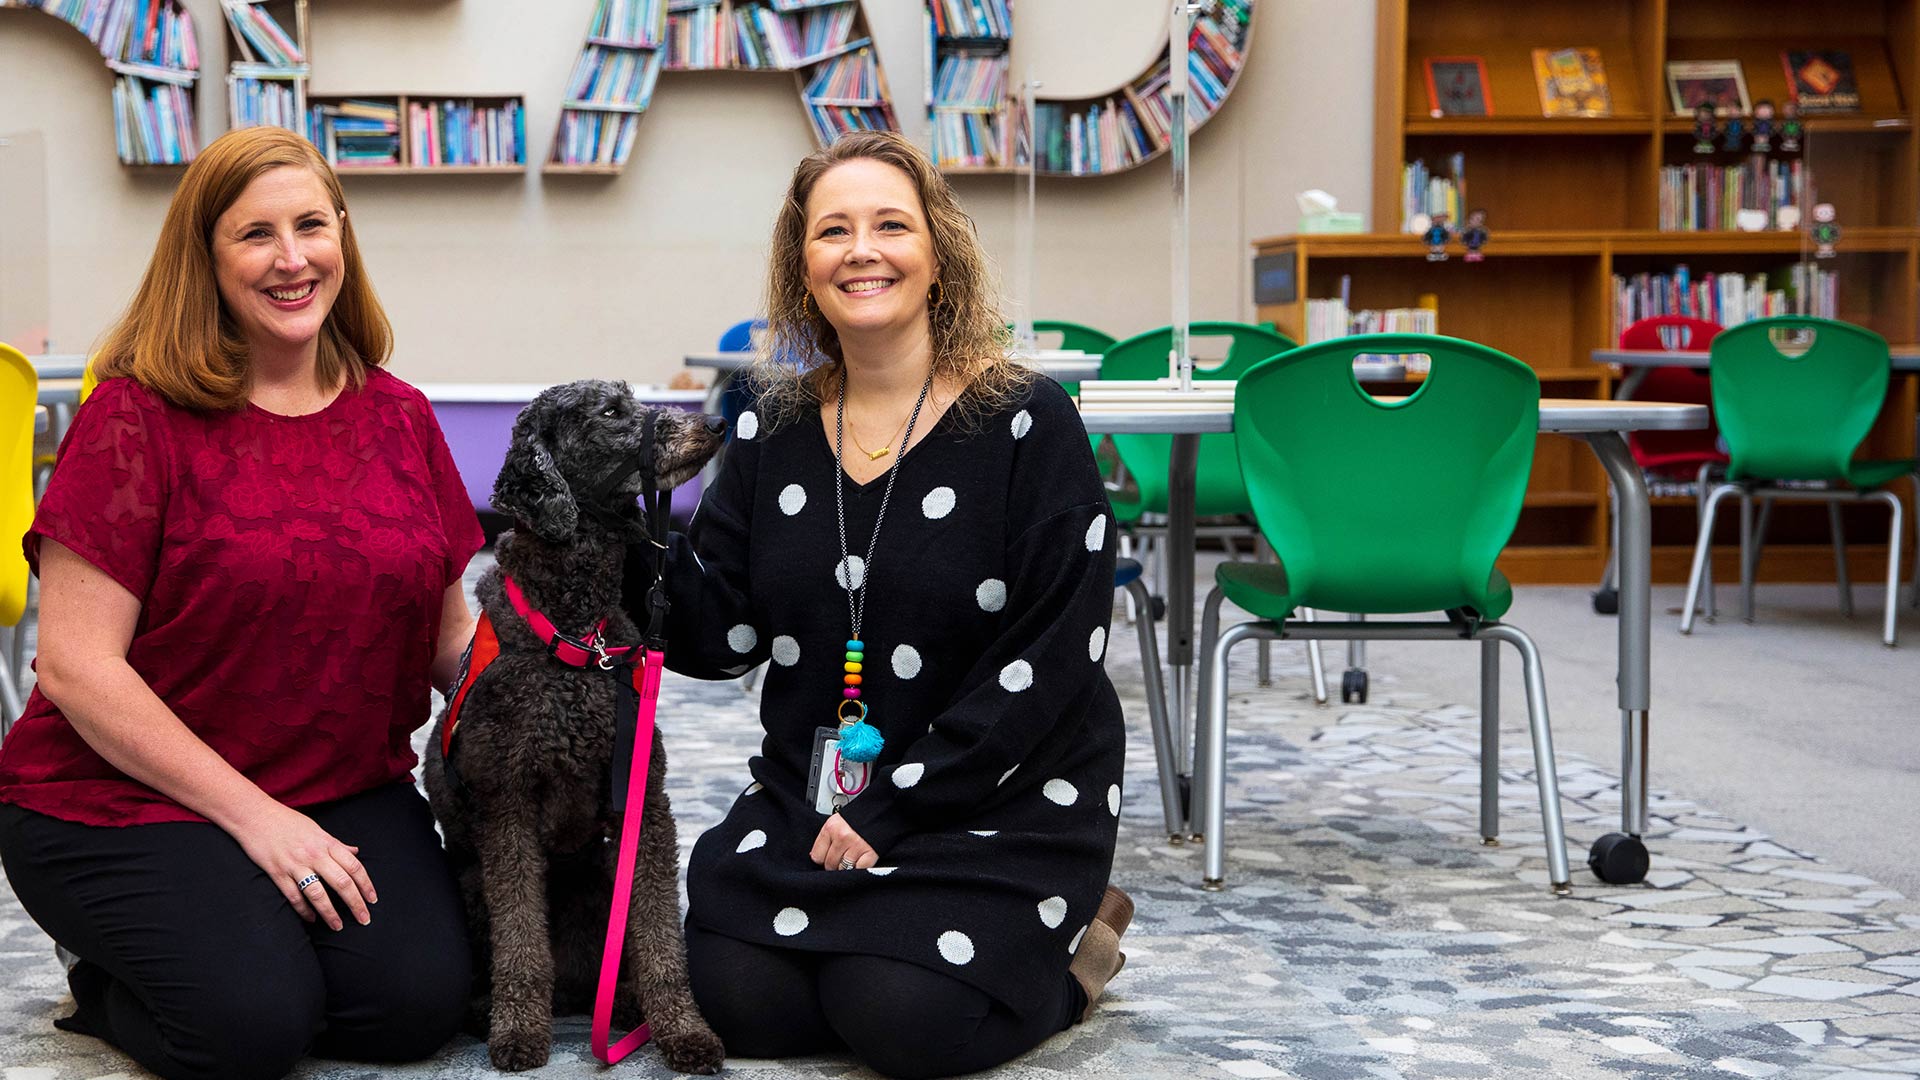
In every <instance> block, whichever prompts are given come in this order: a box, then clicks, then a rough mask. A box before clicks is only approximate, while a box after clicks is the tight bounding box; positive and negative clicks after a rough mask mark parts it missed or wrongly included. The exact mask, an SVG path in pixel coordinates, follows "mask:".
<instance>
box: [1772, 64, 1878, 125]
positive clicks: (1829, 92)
mask: <svg viewBox="0 0 1920 1080" xmlns="http://www.w3.org/2000/svg"><path fill="white" fill-rule="evenodd" d="M1780 64H1781V66H1782V67H1784V68H1785V69H1786V72H1787V90H1788V92H1789V93H1791V94H1792V95H1793V100H1794V103H1795V104H1797V105H1798V106H1800V111H1801V112H1803V113H1816V112H1828V113H1833V112H1857V111H1859V108H1860V87H1859V84H1858V83H1856V82H1854V79H1853V57H1852V56H1849V55H1848V54H1847V52H1846V50H1844V49H1807V50H1801V49H1789V50H1787V51H1785V52H1782V53H1781V54H1780Z"/></svg>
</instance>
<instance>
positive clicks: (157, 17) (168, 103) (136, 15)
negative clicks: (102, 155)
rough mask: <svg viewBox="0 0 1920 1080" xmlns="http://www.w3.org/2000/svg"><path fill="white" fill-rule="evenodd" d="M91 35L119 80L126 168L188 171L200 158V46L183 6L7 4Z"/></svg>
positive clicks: (147, 0) (174, 0)
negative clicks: (197, 102) (197, 90)
mask: <svg viewBox="0 0 1920 1080" xmlns="http://www.w3.org/2000/svg"><path fill="white" fill-rule="evenodd" d="M7 8H20V9H24V10H27V11H38V12H40V13H41V14H43V15H51V16H52V17H54V18H56V19H59V20H60V21H61V22H63V23H65V24H67V25H68V26H70V27H72V28H73V29H75V30H77V31H79V32H80V33H81V34H83V35H85V37H86V39H87V40H88V41H91V42H92V43H93V44H94V47H95V48H97V49H99V50H100V56H101V57H102V58H103V59H104V60H105V61H106V66H107V68H108V70H110V71H112V72H114V74H115V76H116V77H115V79H114V82H113V138H114V144H115V148H116V149H117V150H118V151H119V154H120V163H121V164H123V165H184V164H186V163H187V162H190V161H192V160H193V159H194V155H196V154H198V153H199V152H200V146H199V136H198V134H197V130H198V129H197V127H196V126H195V122H194V109H193V88H194V83H195V82H196V81H197V80H198V79H199V78H200V45H199V39H198V37H197V36H196V35H195V33H194V28H193V15H192V14H191V13H190V12H188V11H187V10H186V9H185V8H184V7H182V6H181V5H180V2H179V0H0V10H4V9H7Z"/></svg>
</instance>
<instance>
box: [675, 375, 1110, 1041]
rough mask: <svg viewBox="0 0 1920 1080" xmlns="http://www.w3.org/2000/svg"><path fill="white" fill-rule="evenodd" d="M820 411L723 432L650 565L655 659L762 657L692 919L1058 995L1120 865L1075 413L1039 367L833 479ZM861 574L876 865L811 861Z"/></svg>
mask: <svg viewBox="0 0 1920 1080" xmlns="http://www.w3.org/2000/svg"><path fill="white" fill-rule="evenodd" d="M836 471H837V466H836V464H835V461H834V455H833V444H832V442H831V441H830V440H829V438H828V436H827V434H826V433H825V431H823V429H822V426H821V424H820V422H819V418H818V416H817V414H809V415H806V416H805V417H803V418H800V419H797V420H794V421H791V422H789V423H786V424H783V425H782V426H780V427H779V429H778V430H770V429H769V426H768V425H766V424H764V423H763V422H761V420H760V419H759V417H758V416H757V415H756V413H754V412H747V413H744V414H743V415H742V416H741V417H740V419H739V422H738V424H737V425H736V427H735V429H734V438H733V443H732V445H731V446H730V447H729V449H728V451H727V454H726V458H725V462H724V465H723V466H722V469H721V473H720V476H719V478H718V479H717V481H716V482H715V483H714V485H713V487H712V488H711V489H710V490H709V491H708V492H707V494H706V497H705V498H704V500H703V501H702V502H701V505H700V507H699V510H698V511H697V513H696V514H695V516H694V519H693V524H692V526H691V529H690V531H689V534H688V535H687V536H680V535H677V534H676V535H675V536H674V537H673V538H672V546H671V551H670V559H671V561H670V569H669V571H668V573H669V577H670V583H671V587H672V601H673V610H672V616H671V628H672V640H671V644H670V648H669V650H668V653H667V662H668V665H669V666H671V667H673V668H674V669H675V670H678V671H681V672H683V673H686V674H690V675H694V676H698V677H703V678H722V677H726V676H728V675H732V674H738V673H740V672H742V671H745V670H746V669H747V667H749V666H751V665H754V664H758V663H760V662H761V661H771V662H770V664H769V665H768V670H767V673H766V681H765V684H764V687H763V696H762V700H761V710H760V713H761V722H762V724H763V726H764V727H765V729H766V738H765V740H764V742H763V743H762V745H761V752H760V754H759V756H757V757H755V758H753V759H752V760H751V761H750V762H749V765H748V767H749V769H750V770H751V772H752V775H753V780H754V782H753V783H752V784H751V785H749V786H748V787H747V789H746V790H745V791H744V792H742V793H741V795H740V797H739V799H738V800H737V801H736V802H735V803H734V805H733V808H732V809H731V810H730V811H729V812H728V814H727V817H726V820H725V821H723V822H721V823H720V824H719V825H717V826H715V827H714V828H712V829H710V830H708V831H707V832H706V833H705V834H704V835H702V836H701V837H700V840H699V842H698V843H697V844H696V845H695V848H694V852H693V859H692V863H691V865H690V867H689V869H688V872H687V887H688V894H689V900H690V911H689V914H688V919H689V920H690V921H691V922H692V923H694V924H696V925H698V926H701V927H704V928H706V929H709V930H712V931H715V932H718V933H721V934H726V935H729V936H732V937H735V938H739V939H742V940H745V941H749V942H755V943H758V944H763V945H771V946H778V947H784V948H793V949H805V950H811V951H818V952H829V953H861V954H868V955H876V956H885V957H891V958H894V959H898V960H904V961H908V962H911V963H914V964H918V965H921V966H924V967H927V968H929V969H932V970H934V971H939V972H944V973H946V974H949V975H952V976H953V977H955V978H958V979H961V980H963V981H965V982H967V983H969V984H971V985H973V986H976V987H978V988H979V989H981V990H983V991H986V992H987V993H988V994H990V995H992V996H993V997H994V998H995V999H997V1000H999V1001H1001V1002H1003V1003H1005V1004H1006V1005H1007V1006H1008V1007H1009V1008H1011V1009H1012V1010H1013V1011H1014V1012H1016V1013H1019V1014H1022V1015H1030V1014H1032V1013H1033V1012H1035V1011H1037V1010H1038V1009H1039V1008H1041V1007H1043V1006H1045V1005H1047V1004H1048V1003H1050V1002H1052V1001H1054V1000H1056V999H1057V997H1058V995H1059V993H1060V992H1061V986H1062V981H1063V975H1064V972H1065V970H1066V967H1067V963H1068V961H1069V960H1070V959H1071V957H1072V954H1073V952H1074V950H1075V949H1077V948H1078V947H1079V945H1080V939H1081V935H1082V934H1083V933H1084V932H1085V930H1086V927H1087V925H1088V924H1089V923H1090V922H1091V921H1092V919H1093V914H1094V909H1095V907H1096V906H1097V905H1098V903H1099V901H1100V896H1101V892H1102V890H1103V889H1104V887H1105V885H1106V883H1107V874H1108V871H1109V870H1110V869H1111V868H1112V863H1113V850H1114V837H1115V831H1116V826H1117V822H1118V818H1119V811H1120V783H1121V769H1122V764H1123V761H1122V759H1123V756H1124V737H1123V732H1122V722H1121V714H1120V703H1119V700H1118V698H1117V697H1116V696H1115V695H1114V691H1113V686H1112V684H1111V683H1110V682H1109V681H1108V680H1107V676H1106V673H1105V671H1104V669H1103V668H1102V666H1101V662H1102V660H1103V658H1104V656H1105V653H1106V643H1107V624H1108V618H1109V615H1110V613H1111V610H1112V604H1113V566H1114V555H1113V546H1114V545H1113V542H1112V539H1113V538H1112V521H1111V515H1110V514H1109V511H1108V508H1107V500H1106V495H1105V492H1104V490H1103V488H1102V486H1101V483H1100V478H1099V475H1098V473H1097V472H1096V469H1095V465H1094V461H1093V455H1092V453H1091V451H1090V450H1089V449H1088V445H1087V436H1086V433H1085V430H1084V429H1083V428H1082V426H1081V423H1080V418H1079V414H1078V412H1077V411H1076V410H1075V409H1074V407H1073V403H1072V401H1071V400H1070V399H1069V398H1068V397H1067V395H1066V393H1065V392H1064V391H1063V390H1061V388H1060V387H1059V386H1058V385H1057V384H1055V383H1053V382H1052V381H1050V380H1045V379H1036V380H1034V381H1033V382H1032V383H1031V385H1030V386H1029V387H1027V388H1026V389H1025V390H1023V391H1022V393H1021V394H1020V395H1019V400H1018V401H1017V402H1016V403H1014V404H1012V405H1010V406H1009V407H1007V408H1005V409H1002V410H1000V411H998V412H994V413H991V414H987V415H984V416H976V417H975V418H974V419H973V420H971V421H965V420H962V418H961V417H960V416H959V415H958V413H957V411H956V410H950V411H949V412H948V413H947V414H946V415H945V416H943V417H942V418H941V419H940V421H939V422H938V423H937V424H936V425H935V427H934V428H933V430H932V432H931V433H930V434H929V435H928V437H926V438H925V439H924V440H923V441H921V442H919V443H917V444H916V445H915V446H914V448H913V450H912V452H911V453H909V454H908V455H907V456H906V457H905V459H904V460H903V461H902V462H901V463H900V467H899V476H898V479H897V480H896V481H895V486H894V491H893V497H892V500H891V502H890V503H889V505H888V508H887V512H886V518H885V523H884V525H883V527H882V531H881V534H880V541H879V548H878V551H877V552H876V554H875V556H874V558H873V559H872V561H871V562H868V561H867V560H866V558H865V553H866V550H867V542H868V539H869V538H870V537H871V536H872V535H873V526H874V519H875V516H876V515H877V513H878V511H879V508H880V501H881V496H882V494H883V492H884V491H885V489H886V477H885V475H884V474H883V475H882V476H881V477H879V478H878V479H876V480H874V481H872V482H870V483H868V484H866V485H863V486H861V485H855V484H854V483H853V482H852V481H851V480H847V481H846V522H847V543H848V547H849V549H850V550H852V551H854V552H858V554H855V555H853V556H852V557H851V558H849V559H846V560H843V559H842V557H841V551H840V543H839V539H838V535H837V532H836V524H835V512H834V480H835V476H836ZM862 580H864V581H865V582H866V587H867V601H866V615H865V625H864V626H863V627H862V631H863V632H862V635H861V639H862V640H863V642H864V645H865V649H864V650H863V651H864V653H865V659H864V661H862V666H863V671H862V672H861V674H862V685H861V690H862V695H863V696H862V700H864V701H865V702H866V703H867V704H868V706H869V707H870V709H871V714H870V716H869V718H868V721H869V723H872V724H874V725H875V726H877V727H878V728H879V729H880V731H881V732H882V733H883V734H884V736H885V738H886V747H885V749H884V751H883V752H882V753H881V756H880V758H879V760H878V762H877V763H876V768H875V770H874V772H873V776H872V779H871V781H870V783H869V785H868V787H867V788H866V789H865V790H864V791H863V792H862V793H861V794H860V795H859V796H858V797H857V798H855V799H854V800H853V802H852V803H850V804H849V805H848V806H847V807H846V809H845V810H844V811H843V814H844V816H845V818H846V820H847V822H848V823H849V824H850V825H852V826H853V828H854V829H855V830H856V831H857V832H859V833H860V835H861V836H862V837H863V838H865V839H866V840H867V841H868V842H869V843H870V844H872V845H873V847H874V849H875V850H876V851H877V852H879V854H880V862H879V865H877V866H875V867H873V868H872V869H870V870H852V871H842V870H824V869H822V868H820V867H818V866H815V865H814V864H813V863H812V862H811V861H810V860H809V858H808V852H809V850H810V849H811V848H812V845H813V841H814V838H815V836H816V835H817V834H818V833H819V831H820V827H821V825H822V824H823V823H824V821H825V820H826V818H825V816H824V815H822V814H821V813H819V812H818V811H816V810H815V809H814V806H813V802H812V799H811V798H810V797H809V793H808V792H807V791H805V790H803V789H804V788H805V786H806V781H807V776H808V769H809V765H810V759H811V756H812V751H813V741H814V732H815V729H816V728H819V727H822V726H827V727H831V726H834V724H835V723H836V722H837V721H836V712H837V709H838V707H839V705H840V702H841V701H842V700H843V696H842V691H843V690H844V689H845V687H844V684H843V676H844V675H845V674H846V672H845V670H844V668H845V663H846V651H847V648H846V646H847V641H848V639H849V637H851V634H850V632H849V631H850V627H849V625H848V613H847V586H848V584H849V582H850V581H851V583H852V584H854V585H858V584H859V583H860V582H861V581H862Z"/></svg>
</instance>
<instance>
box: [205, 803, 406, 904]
mask: <svg viewBox="0 0 1920 1080" xmlns="http://www.w3.org/2000/svg"><path fill="white" fill-rule="evenodd" d="M235 839H237V840H239V841H240V847H241V849H242V850H244V851H245V852H246V853H247V858H249V859H252V860H253V863H254V865H255V866H258V867H259V868H260V869H262V870H265V871H266V872H267V877H268V878H269V879H271V880H272V881H273V883H274V884H275V885H278V886H279V887H280V893H281V895H282V896H285V897H286V898H287V903H288V904H291V905H292V906H293V910H294V911H295V912H297V913H298V914H299V916H300V917H301V918H302V919H305V920H306V921H308V922H312V921H313V920H314V919H315V918H316V917H318V918H319V919H320V921H322V922H324V923H326V924H327V926H329V927H331V928H332V929H334V930H338V929H340V928H341V926H342V925H343V924H342V923H341V921H340V915H339V912H337V911H336V910H335V909H334V905H333V899H332V897H330V896H328V893H329V892H331V893H332V895H333V896H337V897H339V898H340V900H341V901H342V902H343V903H345V904H346V907H347V910H348V911H350V912H352V913H353V918H354V921H356V922H358V923H359V924H360V925H362V926H365V925H367V922H368V920H369V919H371V918H372V915H371V914H370V913H369V912H368V911H367V905H368V904H373V903H378V902H379V899H380V897H379V895H378V894H377V893H375V892H374V890H373V879H372V878H369V877H368V876H367V868H366V867H365V866H364V865H362V864H361V862H360V860H359V859H358V858H356V857H355V856H356V855H357V854H358V853H359V851H360V849H359V848H357V847H354V846H352V845H351V844H343V843H341V842H340V841H338V840H335V839H334V838H333V837H332V836H331V835H330V834H329V833H328V832H327V830H325V829H323V828H321V827H320V825H319V823H318V822H316V821H314V820H313V819H312V818H310V817H308V816H307V815H305V814H303V813H301V812H300V811H298V810H294V809H292V808H290V807H285V806H283V807H280V808H279V810H278V812H276V813H275V814H274V815H273V817H272V819H271V820H270V821H267V822H265V823H263V824H262V825H261V826H260V827H259V828H257V829H249V830H247V832H246V835H244V836H237V837H235ZM308 874H318V875H319V876H320V880H319V881H317V882H315V883H314V884H311V885H308V886H307V887H306V889H305V890H302V889H301V888H300V887H299V882H300V881H301V880H302V879H303V878H305V877H306V876H307V875H308ZM322 885H325V886H326V888H321V887H320V886H322Z"/></svg>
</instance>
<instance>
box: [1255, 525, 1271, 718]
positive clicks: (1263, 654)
mask: <svg viewBox="0 0 1920 1080" xmlns="http://www.w3.org/2000/svg"><path fill="white" fill-rule="evenodd" d="M1253 561H1254V562H1262V563H1270V562H1273V561H1274V554H1273V545H1272V544H1269V543H1267V534H1266V533H1263V532H1255V533H1254V534H1253ZM1259 648H1260V651H1259V653H1258V654H1256V656H1255V664H1256V666H1255V668H1254V673H1255V675H1256V676H1257V680H1256V681H1257V682H1258V683H1259V684H1260V685H1261V686H1263V687H1265V686H1272V685H1273V642H1272V641H1271V640H1269V639H1267V638H1261V639H1260V646H1259Z"/></svg>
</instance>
